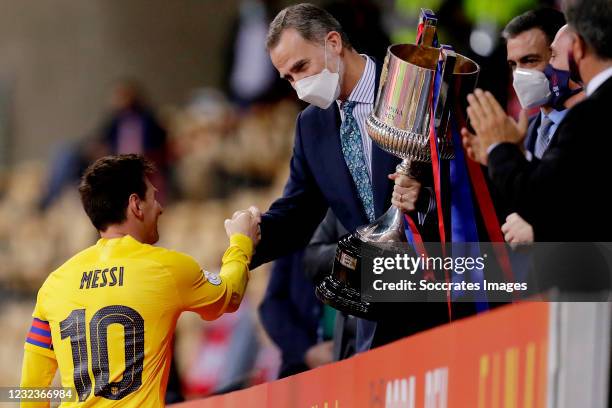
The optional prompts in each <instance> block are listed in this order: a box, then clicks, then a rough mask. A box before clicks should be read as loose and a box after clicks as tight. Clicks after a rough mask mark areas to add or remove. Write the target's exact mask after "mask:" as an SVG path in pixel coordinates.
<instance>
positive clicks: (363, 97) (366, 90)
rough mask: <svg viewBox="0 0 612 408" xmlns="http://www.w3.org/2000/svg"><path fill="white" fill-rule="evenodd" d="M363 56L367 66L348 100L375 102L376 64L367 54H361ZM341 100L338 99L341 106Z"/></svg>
mask: <svg viewBox="0 0 612 408" xmlns="http://www.w3.org/2000/svg"><path fill="white" fill-rule="evenodd" d="M361 56H362V57H364V58H365V60H366V66H365V69H364V70H363V74H361V78H359V81H357V85H355V88H353V91H352V92H351V94H350V95H349V97H348V98H347V100H348V101H353V102H357V103H371V104H374V88H375V85H376V84H375V83H374V82H375V80H376V78H375V76H376V66H375V65H374V61H372V59H371V58H370V57H368V56H367V55H364V54H361ZM340 104H341V101H338V105H339V106H340Z"/></svg>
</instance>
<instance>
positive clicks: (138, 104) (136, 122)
mask: <svg viewBox="0 0 612 408" xmlns="http://www.w3.org/2000/svg"><path fill="white" fill-rule="evenodd" d="M110 108H111V113H110V114H109V117H108V118H107V119H106V120H105V121H104V122H103V125H102V129H101V130H100V133H99V134H98V135H94V136H91V137H86V138H84V139H82V140H79V141H77V142H74V143H65V144H63V145H61V146H60V147H59V148H58V149H57V152H56V153H55V155H54V157H53V158H52V160H51V168H50V170H49V180H48V182H47V191H46V192H45V194H44V196H43V198H42V200H41V202H40V207H41V209H43V210H44V209H46V208H47V207H48V206H49V205H51V204H52V203H53V201H55V199H56V198H57V197H58V196H59V195H60V194H61V192H62V190H63V189H64V187H66V186H68V185H76V184H77V182H78V180H79V178H80V177H81V174H82V172H83V171H84V170H85V168H86V167H87V166H88V165H89V164H90V163H92V162H93V161H95V160H96V159H98V158H100V157H102V156H104V155H107V154H124V153H136V154H143V155H144V156H145V157H147V158H148V159H149V160H151V161H152V162H153V163H154V164H155V166H156V167H157V169H158V172H157V173H155V175H154V176H153V179H152V180H151V181H152V182H153V183H154V184H155V185H156V186H157V189H158V190H159V200H160V202H162V203H163V202H165V198H166V194H167V174H168V159H169V157H168V156H169V154H168V148H167V143H166V131H165V130H164V128H163V127H162V126H161V125H160V124H159V122H158V121H157V119H156V117H155V115H154V113H153V111H152V110H151V109H150V108H149V107H148V105H147V103H146V100H145V97H144V92H143V90H142V87H141V85H139V84H138V83H137V82H136V81H134V80H129V79H124V80H120V81H118V82H117V83H116V85H115V86H114V87H113V89H112V93H111V99H110Z"/></svg>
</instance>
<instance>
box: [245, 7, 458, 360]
mask: <svg viewBox="0 0 612 408" xmlns="http://www.w3.org/2000/svg"><path fill="white" fill-rule="evenodd" d="M267 48H268V50H269V52H270V57H271V59H272V63H273V65H274V66H275V67H276V69H277V70H278V71H279V73H280V75H281V77H283V78H284V79H286V80H288V81H289V83H290V84H291V85H292V86H293V87H294V89H296V92H297V94H298V97H300V98H301V99H302V100H304V101H306V102H308V103H311V105H310V106H308V107H307V108H306V109H305V110H304V111H302V112H301V113H300V114H299V115H298V119H297V124H296V136H295V143H294V148H293V157H292V159H291V171H290V175H289V179H288V181H287V184H286V186H285V189H284V193H283V197H281V198H279V199H278V200H276V201H275V202H274V203H273V204H272V205H271V207H270V209H269V210H268V211H267V212H266V213H265V214H263V215H262V219H261V237H262V240H261V242H260V244H259V246H258V247H257V251H256V255H255V257H254V259H253V261H252V264H251V265H253V267H256V266H257V265H259V264H262V263H265V262H268V261H270V260H273V259H275V258H278V257H280V256H282V255H285V254H288V253H290V252H293V251H295V250H296V249H300V248H303V247H304V246H306V244H307V243H308V242H309V240H310V238H311V237H312V235H313V232H314V231H315V229H316V228H317V226H318V225H319V223H320V222H321V220H323V217H324V216H325V213H326V211H327V210H328V208H331V209H332V211H333V212H334V214H335V215H336V216H337V218H338V220H339V221H340V222H341V223H342V225H343V226H344V227H345V228H346V229H347V230H348V231H355V230H356V229H357V227H359V226H361V225H365V224H368V223H370V222H372V221H373V220H375V219H376V218H378V217H379V216H381V215H382V214H383V213H384V212H385V211H386V210H387V208H388V206H389V202H390V201H391V203H393V204H394V205H396V206H398V207H399V208H401V209H402V210H403V211H405V212H417V211H416V210H420V211H418V212H419V213H420V215H419V216H418V217H415V218H419V220H420V221H421V224H423V222H424V221H427V220H428V219H429V221H431V218H433V216H432V215H431V214H430V215H429V216H426V214H427V212H428V209H429V208H430V199H431V194H429V191H428V190H425V189H423V192H427V194H426V193H423V194H421V184H420V182H419V181H417V180H416V179H412V178H408V177H406V176H399V175H396V174H395V166H396V165H397V164H399V162H400V161H399V159H397V158H395V157H394V156H392V155H390V154H388V153H386V152H384V151H383V150H382V149H380V148H378V146H376V144H374V143H372V141H371V140H370V138H369V137H368V135H367V133H366V131H365V120H366V118H367V116H368V114H369V113H370V112H371V111H372V109H373V106H374V100H375V95H376V88H377V85H378V82H379V77H380V72H381V68H382V66H381V64H380V63H377V62H375V61H374V60H373V59H372V58H370V57H368V56H366V55H361V54H359V53H357V51H356V50H355V49H354V48H353V47H352V46H351V44H350V41H349V39H348V38H347V36H346V34H345V33H344V32H343V30H342V28H341V27H340V25H339V23H338V22H337V21H336V20H335V19H334V18H333V17H332V16H331V15H330V14H329V13H327V12H326V11H324V10H322V9H320V8H318V7H316V6H314V5H311V4H298V5H295V6H290V7H288V8H286V9H284V10H282V11H281V12H280V13H279V14H278V15H277V16H276V18H275V19H274V21H273V22H272V23H271V24H270V29H269V33H268V40H267ZM391 180H394V181H395V185H394V183H393V182H391ZM434 222H435V221H434ZM446 318H447V317H446V305H445V304H431V305H428V309H423V310H420V311H419V313H415V316H410V315H406V316H405V317H403V316H402V318H401V319H397V317H396V316H393V319H394V321H393V322H389V323H385V324H381V325H380V327H379V328H378V329H376V323H374V322H369V321H365V320H363V321H359V322H358V327H357V350H358V351H363V350H367V349H368V348H369V347H370V346H371V345H372V344H375V345H377V344H383V343H385V342H388V341H391V340H395V339H397V338H399V337H402V336H404V335H407V334H410V333H414V332H415V331H418V330H423V329H424V328H426V327H431V326H434V325H436V324H440V323H443V322H444V321H445V319H446ZM375 333H376V336H377V339H374V335H375ZM373 339H374V341H373Z"/></svg>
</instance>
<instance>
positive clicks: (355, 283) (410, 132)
mask: <svg viewBox="0 0 612 408" xmlns="http://www.w3.org/2000/svg"><path fill="white" fill-rule="evenodd" d="M421 22H422V23H423V25H422V30H423V31H422V35H421V41H420V42H419V44H396V45H392V46H390V47H389V48H388V50H387V56H386V58H385V62H384V66H383V69H382V73H381V77H380V84H379V87H378V95H377V97H376V102H375V104H374V110H373V112H372V113H371V114H370V116H369V117H368V119H367V121H366V126H367V132H368V134H369V136H370V137H371V138H372V140H373V141H374V142H375V143H376V144H377V145H378V146H379V147H380V148H381V149H383V150H385V151H386V152H388V153H390V154H392V155H394V156H397V157H399V158H401V159H402V162H401V163H400V164H399V165H398V166H397V168H396V171H397V172H398V173H400V174H404V175H408V176H415V174H414V165H413V164H414V163H415V162H417V163H423V164H426V163H431V159H432V158H431V149H430V139H429V138H430V128H431V121H432V120H433V121H434V122H433V127H434V129H435V134H436V135H437V145H438V151H439V158H440V160H450V159H453V158H454V151H453V145H452V141H451V139H450V138H449V137H448V136H447V127H448V123H449V117H450V114H451V111H452V110H453V109H451V108H452V107H453V106H454V104H455V103H459V105H461V110H463V112H465V108H464V107H465V102H464V101H465V99H466V98H465V97H466V96H467V94H468V93H469V92H471V91H473V89H474V86H475V85H476V81H477V78H478V73H479V71H480V68H479V66H478V64H476V63H475V62H474V61H472V60H471V59H469V58H466V57H464V56H462V55H460V54H457V53H455V52H454V51H452V50H450V49H446V48H436V47H433V41H434V38H435V36H436V25H437V19H436V18H435V16H434V15H433V13H432V12H431V11H429V10H423V11H422V15H421ZM439 64H441V65H442V68H441V72H440V76H439V78H438V80H439V81H440V91H439V96H438V98H437V101H434V100H433V93H432V85H433V82H434V80H435V79H436V75H437V73H438V65H439ZM434 102H435V107H434V106H433V105H434ZM373 164H374V165H376V163H373ZM390 242H391V243H392V242H406V235H405V231H404V221H403V214H402V212H401V211H400V210H399V209H398V208H397V207H395V206H391V207H390V208H389V209H388V210H387V212H386V213H385V214H384V215H382V216H381V217H380V218H378V219H377V220H375V221H374V222H372V223H371V224H369V225H365V226H362V227H360V228H358V229H357V231H356V232H355V233H353V234H349V235H347V236H345V237H343V238H342V239H341V240H340V241H339V242H338V249H337V251H336V259H335V262H334V268H333V271H332V273H331V275H329V276H327V277H326V278H324V279H323V280H322V281H321V282H320V283H319V284H318V285H317V288H316V292H317V295H318V296H319V298H320V299H321V300H322V301H323V302H325V303H327V304H330V305H331V306H333V307H335V308H336V309H339V310H342V311H345V312H347V313H349V314H352V315H355V316H360V317H365V318H375V316H374V315H375V312H374V310H373V309H374V308H373V304H372V303H371V302H368V300H367V299H363V297H362V296H361V291H360V286H361V279H360V275H359V273H360V264H361V249H360V248H361V247H362V245H363V244H364V243H390Z"/></svg>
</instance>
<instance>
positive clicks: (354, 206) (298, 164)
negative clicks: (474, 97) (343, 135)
mask: <svg viewBox="0 0 612 408" xmlns="http://www.w3.org/2000/svg"><path fill="white" fill-rule="evenodd" d="M381 70H382V65H381V64H378V63H377V64H376V77H375V83H376V88H378V83H379V79H380V73H381ZM376 91H377V90H376ZM376 91H375V93H376ZM340 125H341V119H340V111H339V109H338V105H337V104H336V103H332V105H331V106H330V107H329V108H327V109H320V108H317V107H315V106H312V105H311V106H308V107H307V108H306V109H305V110H303V111H302V112H301V113H300V114H299V115H298V118H297V124H296V130H295V142H294V147H293V156H292V158H291V165H290V173H289V179H288V181H287V184H286V185H285V189H284V192H283V196H282V197H281V198H279V199H278V200H276V201H275V202H274V203H272V205H271V206H270V209H269V210H268V211H267V212H266V213H265V214H263V215H262V221H261V241H260V243H259V244H258V246H257V250H256V252H255V255H254V257H253V260H252V262H251V266H252V267H253V268H255V267H257V266H258V265H261V264H262V263H265V262H268V261H271V260H273V259H276V258H278V257H280V256H283V255H285V254H289V253H291V252H293V251H295V250H297V249H301V248H303V247H305V246H306V245H307V244H308V242H309V241H310V239H311V237H312V236H313V233H314V231H315V229H316V228H317V226H318V225H319V224H320V222H321V221H322V220H323V218H324V216H325V214H326V212H327V210H328V208H331V209H332V211H333V212H334V214H335V215H336V217H337V218H338V220H339V221H340V223H341V224H342V225H343V226H344V228H345V229H346V230H348V231H349V232H353V231H355V230H356V229H357V227H359V226H361V225H365V224H368V223H369V221H368V218H367V216H366V213H365V210H364V209H363V205H362V203H361V200H360V198H359V195H358V193H357V188H356V187H355V183H354V182H353V178H352V176H351V174H350V172H349V169H348V167H347V165H346V162H345V159H344V155H343V153H342V147H341V144H340ZM399 163H400V159H399V158H397V157H395V156H393V155H391V154H389V153H387V152H385V151H384V150H382V149H381V148H379V147H378V146H377V145H376V144H375V143H373V144H372V190H373V196H374V197H373V198H374V213H375V217H376V218H378V217H379V216H381V215H382V214H383V213H384V212H385V211H386V210H387V209H388V208H389V205H390V201H391V193H392V192H393V184H394V183H393V181H391V180H389V179H388V177H387V175H388V174H391V173H394V172H395V167H396V166H397V165H398V164H399ZM424 176H425V177H427V176H430V175H429V174H425V175H424ZM427 183H428V182H427V181H424V182H423V184H424V185H428V184H427ZM420 201H422V200H420ZM425 201H426V204H427V203H428V200H425ZM417 206H418V207H419V203H417ZM425 207H427V205H425ZM426 224H427V225H426V226H425V227H426V228H425V231H423V232H422V235H423V237H424V239H427V238H426V237H427V231H429V230H433V231H435V229H436V227H435V225H436V219H435V215H434V214H429V215H428V216H427V217H426ZM400 305H402V306H401V308H402V309H403V311H402V312H398V311H399V308H400ZM389 307H390V309H391V310H390V313H389V316H388V318H387V321H379V322H378V326H377V328H376V331H375V333H373V336H374V337H373V341H372V346H377V345H381V344H385V343H388V342H390V341H393V340H397V339H398V338H401V337H403V336H406V335H408V334H412V333H415V332H417V331H420V330H423V329H425V328H429V327H433V326H435V325H438V324H441V323H444V322H446V321H447V314H446V305H445V304H443V303H434V304H428V305H425V304H418V303H407V304H399V303H394V304H390V305H389ZM398 316H399V319H398ZM360 327H361V328H362V329H363V330H360V329H359V328H358V331H359V333H362V334H359V333H358V334H357V337H358V342H359V339H360V338H362V336H370V335H371V334H372V329H373V326H372V323H371V322H367V321H362V322H361V325H360ZM363 339H364V340H365V339H366V337H363ZM366 343H367V342H363V344H366ZM360 344H362V343H360ZM358 348H359V349H362V348H363V347H362V345H359V346H358Z"/></svg>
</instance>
